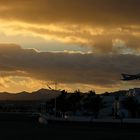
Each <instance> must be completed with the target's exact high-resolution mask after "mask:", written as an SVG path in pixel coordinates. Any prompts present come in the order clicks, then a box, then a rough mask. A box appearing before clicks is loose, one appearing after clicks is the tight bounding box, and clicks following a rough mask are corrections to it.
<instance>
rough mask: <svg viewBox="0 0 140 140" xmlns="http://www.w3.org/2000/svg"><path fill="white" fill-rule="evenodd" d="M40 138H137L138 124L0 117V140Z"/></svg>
mask: <svg viewBox="0 0 140 140" xmlns="http://www.w3.org/2000/svg"><path fill="white" fill-rule="evenodd" d="M8 118H9V119H8ZM6 139H10V140H12V139H13V140H15V139H19V140H32V139H33V140H41V139H46V140H47V139H50V140H51V139H57V140H59V139H60V140H63V139H65V140H68V139H70V140H72V139H78V140H79V139H85V140H88V139H93V140H99V139H101V140H109V139H110V140H120V139H127V140H135V139H136V140H139V139H140V126H139V125H136V124H131V125H129V124H125V125H122V124H105V123H104V124H103V123H101V124H100V123H98V124H90V123H89V124H88V123H86V124H81V123H78V124H75V123H49V124H48V125H43V124H39V123H38V122H37V120H36V119H31V118H30V119H27V118H26V119H25V118H19V117H18V118H15V119H14V118H12V117H10V115H9V116H8V117H7V118H6V117H4V116H2V117H0V140H6Z"/></svg>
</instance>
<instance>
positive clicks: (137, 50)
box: [0, 0, 140, 93]
mask: <svg viewBox="0 0 140 140" xmlns="http://www.w3.org/2000/svg"><path fill="white" fill-rule="evenodd" d="M139 6H140V1H139V0H0V91H8V92H14V93H16V92H20V91H34V90H37V89H40V88H46V87H47V86H46V85H50V86H52V87H54V83H55V82H57V83H58V89H65V90H68V91H74V90H76V89H80V90H81V91H88V90H96V92H97V93H102V92H106V91H115V90H121V89H129V88H133V87H140V81H132V82H123V81H121V80H120V79H121V73H129V74H137V73H140V17H139V15H140V8H139Z"/></svg>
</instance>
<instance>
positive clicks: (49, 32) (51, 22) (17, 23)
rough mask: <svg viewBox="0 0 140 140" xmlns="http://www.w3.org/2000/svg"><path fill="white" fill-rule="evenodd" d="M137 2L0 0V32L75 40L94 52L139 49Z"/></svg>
mask: <svg viewBox="0 0 140 140" xmlns="http://www.w3.org/2000/svg"><path fill="white" fill-rule="evenodd" d="M139 5H140V1H139V0H70V1H69V0H24V1H19V0H7V1H5V0H1V1H0V20H1V24H0V32H4V33H5V34H7V35H15V34H16V35H17V34H24V35H27V34H30V35H32V36H39V37H42V38H44V39H54V40H58V41H61V42H66V43H71V44H78V45H80V46H84V47H90V48H91V50H92V51H93V52H96V53H124V52H125V53H131V54H132V53H136V52H137V53H139V52H140V50H139V46H140V18H139V14H140V8H139Z"/></svg>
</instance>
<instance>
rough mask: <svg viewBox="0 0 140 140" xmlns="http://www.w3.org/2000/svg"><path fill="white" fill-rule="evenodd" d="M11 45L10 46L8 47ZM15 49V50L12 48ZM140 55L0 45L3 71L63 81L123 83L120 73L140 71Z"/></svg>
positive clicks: (106, 83)
mask: <svg viewBox="0 0 140 140" xmlns="http://www.w3.org/2000/svg"><path fill="white" fill-rule="evenodd" d="M6 46H7V47H6ZM12 50H14V51H12ZM139 62H140V56H135V55H119V54H116V55H95V54H80V53H51V52H36V51H35V50H32V49H22V48H21V47H19V46H16V45H8V44H7V45H5V46H3V44H2V45H0V71H2V72H4V71H5V74H4V76H6V71H7V72H8V76H9V74H10V72H11V75H12V76H14V75H13V73H14V72H15V73H14V74H15V75H16V72H17V73H18V76H19V75H20V72H21V76H27V77H32V78H35V79H40V80H51V81H58V82H59V83H80V84H94V85H98V86H103V87H106V86H107V87H109V86H115V85H118V84H120V74H121V73H122V72H126V73H137V72H139V67H140V63H139Z"/></svg>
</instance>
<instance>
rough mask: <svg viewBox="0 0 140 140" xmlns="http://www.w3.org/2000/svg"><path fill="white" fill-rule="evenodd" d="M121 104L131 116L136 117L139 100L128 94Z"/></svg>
mask: <svg viewBox="0 0 140 140" xmlns="http://www.w3.org/2000/svg"><path fill="white" fill-rule="evenodd" d="M122 104H123V106H124V108H125V109H126V110H128V112H129V113H130V116H131V117H132V118H135V117H137V113H138V111H139V109H140V102H139V100H138V99H137V98H136V97H135V96H128V97H126V98H125V99H124V100H123V101H122Z"/></svg>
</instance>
